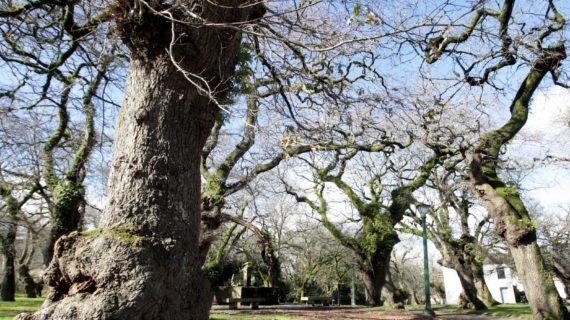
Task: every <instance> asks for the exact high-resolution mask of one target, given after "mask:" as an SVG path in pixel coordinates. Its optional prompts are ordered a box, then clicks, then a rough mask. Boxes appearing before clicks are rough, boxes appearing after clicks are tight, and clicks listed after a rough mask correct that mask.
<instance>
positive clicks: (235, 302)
mask: <svg viewBox="0 0 570 320" xmlns="http://www.w3.org/2000/svg"><path fill="white" fill-rule="evenodd" d="M264 301H265V298H226V299H224V302H225V303H227V304H229V306H230V310H236V309H237V308H239V307H240V305H241V304H242V303H249V304H251V309H252V310H257V309H259V303H260V302H264Z"/></svg>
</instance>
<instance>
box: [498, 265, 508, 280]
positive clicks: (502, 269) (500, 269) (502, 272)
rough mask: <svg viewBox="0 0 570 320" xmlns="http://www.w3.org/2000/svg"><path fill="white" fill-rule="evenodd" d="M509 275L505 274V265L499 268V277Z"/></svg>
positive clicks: (503, 277)
mask: <svg viewBox="0 0 570 320" xmlns="http://www.w3.org/2000/svg"><path fill="white" fill-rule="evenodd" d="M506 277H507V276H506V275H505V267H498V268H497V278H499V279H505V278H506Z"/></svg>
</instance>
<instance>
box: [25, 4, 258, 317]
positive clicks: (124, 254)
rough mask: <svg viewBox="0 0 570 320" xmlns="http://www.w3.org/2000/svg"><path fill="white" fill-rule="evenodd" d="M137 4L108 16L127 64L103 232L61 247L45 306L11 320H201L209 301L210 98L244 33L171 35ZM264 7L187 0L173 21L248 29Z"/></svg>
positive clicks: (222, 86)
mask: <svg viewBox="0 0 570 320" xmlns="http://www.w3.org/2000/svg"><path fill="white" fill-rule="evenodd" d="M139 5H140V4H139V3H138V2H136V3H122V4H121V5H119V6H117V8H116V9H115V10H116V11H117V12H116V13H115V17H116V19H117V22H118V26H117V29H118V30H119V32H120V34H121V36H122V37H123V41H124V42H125V43H126V44H127V46H128V47H129V49H130V50H131V64H130V70H129V76H128V79H127V83H126V88H125V99H124V102H123V106H122V108H121V111H120V115H119V120H118V123H117V129H116V136H115V150H114V155H113V162H112V167H111V174H110V177H109V196H108V205H107V208H106V209H105V211H104V213H103V217H102V220H101V223H100V229H99V230H96V231H95V232H88V233H75V234H71V235H69V236H64V237H62V238H60V240H58V242H57V243H56V245H55V250H54V258H53V260H52V262H51V264H50V266H49V268H48V270H47V272H46V280H47V283H48V284H49V285H50V286H51V287H52V288H51V289H52V291H51V293H50V295H49V297H48V299H47V300H46V302H45V303H44V305H43V306H42V308H41V309H40V310H39V311H38V312H36V313H35V314H33V315H20V316H19V317H17V319H174V320H175V319H207V318H208V314H209V309H210V304H211V297H212V296H211V293H210V289H209V284H208V283H207V281H206V280H205V278H204V277H203V275H202V271H201V267H202V262H203V261H202V260H201V259H200V254H199V236H200V210H201V209H200V170H199V165H200V155H201V153H202V148H203V146H204V143H205V141H206V138H207V136H208V134H209V133H210V130H211V128H212V126H213V124H214V120H215V117H216V115H217V113H218V108H217V106H216V104H215V103H214V102H213V99H221V98H223V95H224V93H225V92H226V91H227V89H228V86H229V79H230V78H231V76H232V75H233V72H234V68H235V60H236V53H237V52H238V49H239V46H240V40H241V34H240V32H238V31H236V29H230V28H224V27H221V26H217V27H211V28H210V27H206V26H201V27H193V26H192V25H186V24H177V25H175V26H173V25H172V24H171V23H170V21H169V20H168V19H167V17H158V16H157V15H155V14H153V13H151V12H150V11H149V10H148V8H141V7H138V6H139ZM240 5H241V6H240ZM260 6H261V4H258V5H249V6H244V5H243V3H242V2H241V1H237V0H236V1H232V0H228V1H211V2H205V1H186V2H181V3H178V2H175V3H174V4H173V7H172V8H171V10H170V12H171V14H172V15H173V18H175V19H177V20H182V21H188V22H189V23H196V24H199V21H197V20H194V19H193V18H189V17H191V16H193V15H199V16H200V17H201V18H203V19H205V20H207V21H209V22H213V23H232V22H245V21H248V20H249V19H251V18H252V17H253V16H254V15H253V14H252V12H253V11H254V10H257V14H256V16H257V17H259V16H260V15H259V12H261V14H262V12H263V10H260ZM155 9H160V8H155ZM261 9H262V8H261ZM189 10H193V12H192V14H190V12H189ZM171 32H174V33H175V36H174V37H175V38H174V39H175V40H172V39H173V38H172V36H171V34H172V33H171ZM171 40H172V43H171ZM171 59H172V60H171ZM173 61H176V62H177V65H175V64H174V63H173ZM180 69H183V71H181V70H180ZM197 75H199V76H200V77H201V78H202V79H207V84H208V87H209V88H211V89H212V91H209V90H207V88H206V86H205V84H204V83H202V82H200V80H196V79H197V78H196V76H197ZM192 79H194V80H195V82H196V83H200V85H201V87H197V86H196V85H195V84H192V83H190V81H189V80H192ZM214 90H215V91H214Z"/></svg>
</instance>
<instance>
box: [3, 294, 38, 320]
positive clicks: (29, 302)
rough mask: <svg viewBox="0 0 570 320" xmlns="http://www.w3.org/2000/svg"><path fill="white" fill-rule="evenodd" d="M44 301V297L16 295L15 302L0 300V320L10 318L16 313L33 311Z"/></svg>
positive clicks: (9, 319) (8, 319)
mask: <svg viewBox="0 0 570 320" xmlns="http://www.w3.org/2000/svg"><path fill="white" fill-rule="evenodd" d="M43 302H44V298H26V297H25V296H23V295H16V301H15V302H5V301H0V320H11V319H12V318H14V317H15V316H16V315H17V314H18V313H21V312H26V311H34V310H36V309H38V308H39V307H40V306H41V304H42V303H43Z"/></svg>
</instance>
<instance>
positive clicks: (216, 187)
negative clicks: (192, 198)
mask: <svg viewBox="0 0 570 320" xmlns="http://www.w3.org/2000/svg"><path fill="white" fill-rule="evenodd" d="M204 178H205V180H206V182H205V183H204V187H203V190H202V198H206V199H209V200H210V201H211V203H212V204H218V203H223V202H224V190H223V188H222V186H223V183H222V172H221V171H220V170H216V171H215V172H214V173H207V174H205V176H204Z"/></svg>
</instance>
